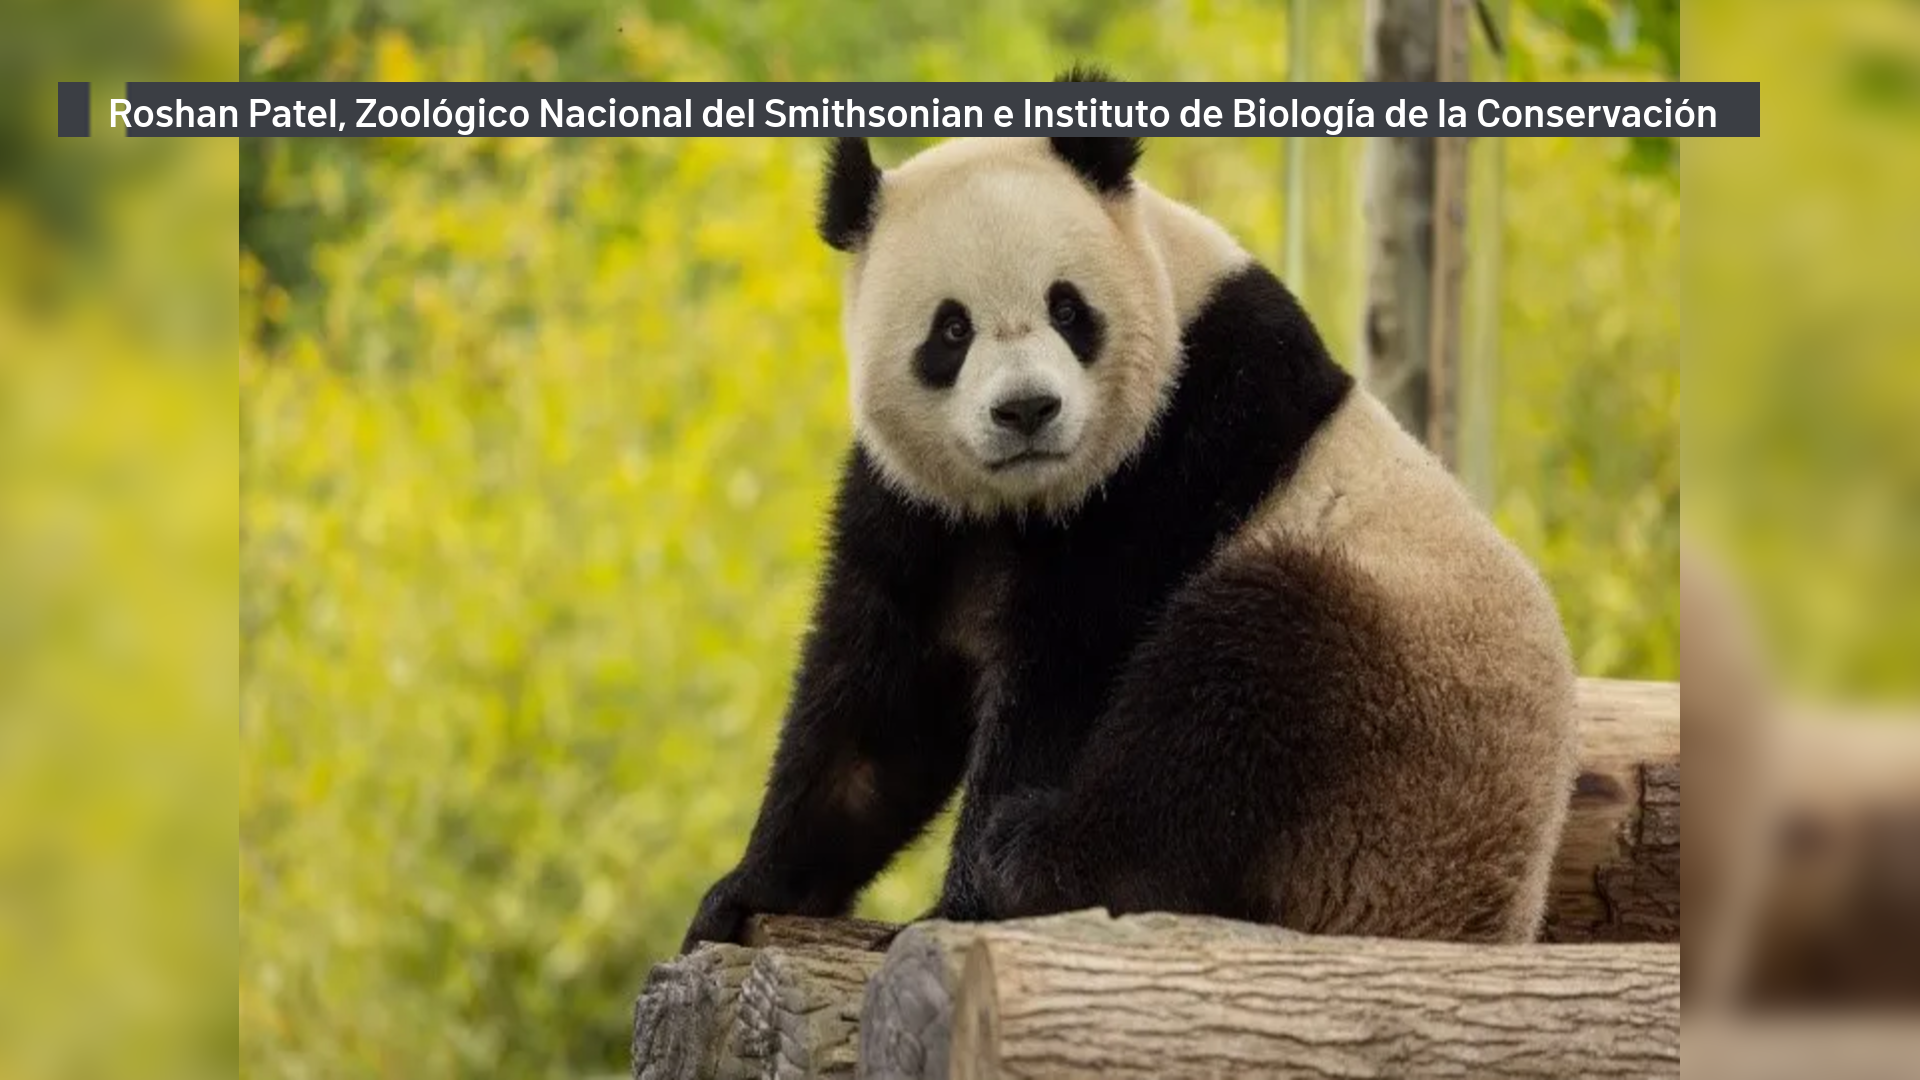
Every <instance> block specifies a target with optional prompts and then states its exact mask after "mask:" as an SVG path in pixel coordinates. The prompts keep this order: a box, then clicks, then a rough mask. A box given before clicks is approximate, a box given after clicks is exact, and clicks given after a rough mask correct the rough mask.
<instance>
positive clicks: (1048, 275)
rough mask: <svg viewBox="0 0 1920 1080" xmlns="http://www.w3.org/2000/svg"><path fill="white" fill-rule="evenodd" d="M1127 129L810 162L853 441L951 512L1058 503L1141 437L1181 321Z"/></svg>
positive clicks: (977, 513)
mask: <svg viewBox="0 0 1920 1080" xmlns="http://www.w3.org/2000/svg"><path fill="white" fill-rule="evenodd" d="M1139 157H1140V143H1139V141H1138V140H1136V139H1125V138H1060V139H959V140H954V141H951V142H947V143H943V144H941V145H939V146H935V147H933V148H931V149H929V150H927V151H925V152H923V153H921V154H919V155H918V156H916V157H914V158H913V159H911V160H909V161H907V162H906V163H904V164H902V165H900V166H899V167H897V168H894V169H891V170H887V171H884V172H883V171H882V170H881V169H879V168H878V167H877V166H876V165H875V164H874V162H873V158H872V156H871V154H870V152H869V150H868V147H867V144H866V141H865V140H864V139H840V140H838V141H837V142H836V143H835V145H834V147H833V151H832V154H831V157H830V160H829V161H828V165H827V175H826V183H825V190H824V192H823V194H822V199H821V211H820V232H821V235H822V236H823V237H824V238H825V239H826V241H827V242H828V243H829V244H831V245H833V246H834V247H836V248H838V249H840V250H842V251H845V252H849V253H851V254H852V255H853V256H854V258H853V260H852V265H851V266H850V267H849V269H848V272H847V286H846V297H845V312H844V330H845V336H846V345H847V351H848V358H849V360H850V362H851V364H852V379H851V382H852V390H853V410H854V421H855V427H856V431H857V433H858V436H859V439H860V441H861V444H862V445H863V446H864V447H865V448H866V449H867V451H868V453H869V454H870V456H871V457H872V458H873V459H874V460H875V461H876V462H877V463H878V465H879V467H880V469H881V470H882V472H883V473H884V474H885V475H886V477H887V479H888V480H889V481H890V482H892V483H893V484H894V485H896V486H897V487H899V488H900V489H902V490H903V491H905V492H906V493H907V494H908V495H910V496H912V497H915V498H917V499H919V500H921V501H923V502H927V503H930V504H932V505H935V506H937V507H940V508H941V509H943V510H945V511H947V512H948V513H950V514H953V515H956V516H971V517H989V516H993V515H996V514H1002V513H1014V514H1020V513H1025V512H1029V511H1038V512H1041V513H1047V514H1052V515H1055V516H1058V515H1062V514H1065V513H1067V512H1069V511H1071V510H1072V509H1073V508H1074V507H1076V506H1078V505H1080V503H1081V502H1082V501H1083V500H1084V499H1085V498H1086V497H1087V496H1088V494H1089V493H1091V492H1092V491H1094V490H1095V489H1097V488H1098V487H1099V486H1100V484H1101V483H1102V482H1103V481H1105V480H1106V479H1107V478H1108V477H1109V476H1111V475H1112V474H1113V473H1114V472H1115V471H1116V470H1118V469H1119V468H1120V467H1121V466H1122V465H1123V464H1124V463H1125V462H1126V460H1127V459H1128V457H1129V456H1131V455H1132V454H1134V453H1135V452H1136V451H1137V450H1138V449H1139V448H1140V447H1141V446H1142V445H1143V443H1144V442H1145V440H1146V437H1147V434H1148V431H1149V429H1150V428H1151V427H1152V426H1153V423H1154V420H1155V418H1156V417H1157V415H1158V414H1159V412H1160V409H1161V406H1162V405H1163V404H1164V402H1165V400H1166V398H1167V395H1168V391H1169V388H1170V386H1171V384H1172V382H1173V379H1174V376H1175V372H1176V368H1177V362H1178V354H1179V329H1178V326H1177V325H1176V323H1175V316H1174V307H1173V301H1172V298H1171V293H1170V288H1169V285H1168V282H1167V274H1166V271H1165V269H1164V267H1163V266H1162V264H1161V258H1160V254H1159V252H1158V251H1157V250H1156V248H1155V245H1154V242H1153V237H1152V231H1151V229H1150V228H1149V226H1148V222H1147V220H1146V218H1147V214H1146V213H1145V212H1144V211H1143V209H1142V203H1143V199H1144V197H1145V196H1144V192H1143V189H1142V186H1141V185H1139V184H1137V183H1136V182H1135V181H1134V179H1133V167H1134V164H1135V162H1137V161H1138V159H1139Z"/></svg>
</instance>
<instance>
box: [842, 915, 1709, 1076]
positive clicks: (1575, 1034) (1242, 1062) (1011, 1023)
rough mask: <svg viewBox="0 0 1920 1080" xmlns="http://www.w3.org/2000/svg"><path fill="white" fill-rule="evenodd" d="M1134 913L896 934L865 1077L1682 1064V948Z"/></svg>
mask: <svg viewBox="0 0 1920 1080" xmlns="http://www.w3.org/2000/svg"><path fill="white" fill-rule="evenodd" d="M1142 918H1146V919H1152V920H1153V921H1152V922H1143V921H1142ZM1142 918H1135V917H1126V918H1120V919H1110V918H1108V917H1107V916H1106V915H1105V913H1103V912H1098V911H1094V912H1077V913H1074V914H1071V915H1066V916H1055V917H1053V918H1051V919H1044V920H1022V921H1017V922H1011V923H1002V924H992V925H983V926H977V927H951V926H943V925H938V924H930V925H927V926H924V927H913V928H910V929H908V930H907V931H906V932H904V933H903V934H902V935H901V936H900V939H899V940H898V942H897V943H896V944H895V951H894V952H893V953H892V954H890V955H889V957H888V960H887V963H886V964H885V965H883V967H882V969H881V971H880V972H879V973H878V974H877V975H876V976H875V978H874V980H873V982H872V983H871V984H870V986H869V989H868V998H867V1006H866V1010H865V1020H866V1023H867V1025H868V1027H867V1030H866V1033H865V1034H864V1035H863V1039H862V1044H861V1054H862V1065H861V1067H862V1072H861V1075H863V1076H869V1077H876V1078H881V1077H884V1078H889V1080H892V1078H901V1077H931V1076H948V1075H952V1076H957V1077H989V1076H993V1077H998V1076H1008V1077H1015V1076H1018V1077H1066V1076H1092V1075H1100V1076H1104V1077H1126V1076H1141V1077H1180V1076H1239V1075H1263V1076H1570V1075H1580V1076H1665V1075H1678V1072H1679V1023H1680V1011H1679V1000H1680V998H1679V995H1680V950H1679V948H1678V947H1677V946H1673V945H1627V946H1622V945H1608V946H1547V945H1537V946H1483V945H1451V944H1438V943H1427V942H1406V941H1382V940H1375V939H1364V938H1318V937H1306V936H1302V935H1298V934H1292V933H1289V932H1287V931H1283V930H1277V929H1272V928H1265V927H1254V926H1249V925H1246V924H1225V923H1223V921H1222V920H1211V919H1208V920H1187V919H1184V918H1176V917H1169V916H1151V917H1142ZM903 1007H904V1008H905V1009H907V1010H910V1011H911V1019H910V1022H908V1023H901V1022H900V1021H901V1020H902V1019H903V1018H904V1017H903V1016H902V1014H901V1013H899V1012H897V1011H896V1010H900V1009H902V1008H903ZM908 1035H910V1037H903V1036H908Z"/></svg>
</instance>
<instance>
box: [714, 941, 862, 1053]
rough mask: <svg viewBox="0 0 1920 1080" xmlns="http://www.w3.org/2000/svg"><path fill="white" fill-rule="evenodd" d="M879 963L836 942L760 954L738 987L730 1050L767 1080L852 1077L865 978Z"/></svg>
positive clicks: (763, 951) (776, 948) (764, 951)
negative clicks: (834, 943)
mask: <svg viewBox="0 0 1920 1080" xmlns="http://www.w3.org/2000/svg"><path fill="white" fill-rule="evenodd" d="M880 962H881V954H880V953H877V952H872V951H868V950H864V949H848V948H842V947H839V946H833V945H809V946H804V947H802V948H800V949H787V948H779V947H775V948H767V949H762V950H760V952H759V955H757V956H756V957H755V958H754V961H753V967H752V969H751V970H750V971H749V972H748V973H747V977H746V979H745V981H743V982H742V983H741V984H740V997H739V1013H738V1016H737V1019H736V1021H735V1028H734V1034H733V1043H732V1045H731V1046H730V1048H729V1049H730V1050H731V1051H732V1053H733V1054H734V1056H736V1057H737V1058H738V1059H739V1060H740V1061H741V1062H742V1063H743V1064H744V1065H745V1066H746V1067H747V1068H748V1069H750V1070H751V1071H752V1075H755V1076H759V1077H765V1078H767V1080H802V1078H806V1077H850V1076H852V1075H853V1070H854V1061H855V1054H856V1051H857V1050H858V1035H859V1030H860V1007H861V1003H862V1001H863V999H864V996H865V991H866V985H867V977H868V976H869V975H872V974H873V972H874V970H875V969H876V968H878V967H879V966H880Z"/></svg>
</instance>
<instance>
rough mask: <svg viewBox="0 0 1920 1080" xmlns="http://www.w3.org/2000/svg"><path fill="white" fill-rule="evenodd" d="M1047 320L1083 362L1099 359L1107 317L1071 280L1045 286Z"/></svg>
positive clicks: (1088, 362)
mask: <svg viewBox="0 0 1920 1080" xmlns="http://www.w3.org/2000/svg"><path fill="white" fill-rule="evenodd" d="M1047 322H1049V323H1051V324H1052V325H1053V329H1054V332H1055V333H1057V334H1059V335H1060V339H1061V340H1062V341H1065V342H1066V343H1067V348H1069V349H1072V350H1073V355H1074V357H1075V358H1077V359H1078V360H1079V361H1080V363H1081V364H1082V365H1087V364H1091V363H1093V362H1094V360H1096V359H1098V358H1099V356H1100V344H1101V342H1103V341H1105V340H1106V330H1107V328H1106V320H1104V319H1102V318H1101V317H1100V313H1099V312H1098V311H1095V310H1094V309H1093V305H1092V304H1089V303H1087V298H1086V297H1084V296H1082V295H1080V290H1079V289H1076V288H1074V287H1073V283H1072V282H1070V281H1056V282H1054V283H1053V284H1052V285H1051V286H1049V287H1048V288H1047Z"/></svg>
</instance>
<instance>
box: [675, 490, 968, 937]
mask: <svg viewBox="0 0 1920 1080" xmlns="http://www.w3.org/2000/svg"><path fill="white" fill-rule="evenodd" d="M952 543H953V537H952V535H951V532H950V530H949V528H948V527H947V526H946V525H945V524H944V523H943V522H942V520H941V519H940V518H939V517H938V516H937V515H933V514H930V513H927V512H922V511H917V510H916V509H915V508H913V507H911V506H909V505H907V504H905V503H904V502H903V501H902V500H901V499H900V498H899V497H898V496H896V495H894V494H893V493H892V492H891V491H890V490H889V489H887V488H886V487H885V485H884V484H883V483H881V482H880V480H879V479H878V477H877V475H876V474H875V473H874V471H873V469H872V466H871V464H870V463H869V462H867V461H866V460H865V458H864V455H860V454H856V456H855V457H854V458H853V459H852V460H851V461H850V462H849V466H848V470H847V473H846V475H845V477H844V479H843V482H842V486H841V490H840V497H839V500H838V502H837V504H836V506H835V519H834V537H833V543H832V546H831V549H830V553H829V558H828V564H827V573H826V580H825V582H824V583H823V586H822V588H821V592H820V598H819V601H818V604H817V605H816V609H815V612H814V619H813V627H812V630H811V631H810V632H809V634H808V635H807V640H806V644H805V647H804V649H803V653H802V657H801V663H800V670H799V673H798V675H797V676H796V678H795V681H794V691H793V698H792V701H791V703H790V704H789V706H788V709H787V716H786V720H785V722H784V725H783V727H782V730H781V734H780V744H779V748H778V750H777V751H776V752H775V754H774V760H773V770H772V775H771V777H770V778H769V780H768V783H767V789H766V796H765V799H764V800H763V801H762V803H761V806H760V813H759V817H758V819H757V820H756V822H755V824H754V827H753V834H752V836H751V838H750V839H749V840H748V842H747V850H746V853H745V854H744V855H743V856H742V858H741V860H740V862H739V864H738V865H737V866H736V867H735V868H734V869H733V870H731V871H729V872H728V873H727V874H726V875H724V876H723V877H721V878H720V880H719V881H718V882H716V883H715V884H714V885H713V887H712V888H711V889H709V890H708V892H707V895H706V897H705V898H704V899H703V900H702V901H701V904H700V907H699V909H698V911H697V912H696V914H695V915H694V918H693V920H692V923H691V925H690V926H689V927H688V929H687V933H686V936H685V938H684V940H683V943H682V946H681V947H682V949H683V951H684V950H687V949H691V948H693V947H695V946H696V945H698V944H699V943H700V942H703V941H721V942H724V941H737V940H739V939H740V937H741V936H742V933H743V931H744V929H745V924H746V920H747V919H748V917H749V916H751V915H754V914H792V915H815V916H834V915H843V914H845V913H846V912H847V911H848V909H849V908H850V907H851V906H852V903H853V900H854V898H855V896H856V895H858V893H859V891H860V890H861V889H862V888H863V887H865V886H866V884H867V883H868V882H869V881H871V880H872V879H873V877H874V876H875V875H876V874H878V873H879V872H880V871H881V870H882V869H883V868H884V867H885V866H886V864H887V862H888V861H889V860H890V859H892V858H893V856H894V854H895V853H896V852H898V851H899V850H900V849H901V848H902V847H905V846H906V845H907V844H908V843H910V842H911V841H912V840H913V838H914V837H915V836H917V835H919V833H920V831H921V830H922V829H923V828H925V826H926V824H927V822H928V821H929V820H930V819H931V818H932V817H933V815H934V814H936V813H938V812H939V809H940V807H941V806H942V805H943V804H944V803H945V802H946V801H947V799H948V798H949V797H950V796H951V795H952V794H953V791H954V789H955V788H956V787H958V786H959V783H960V778H961V775H962V773H963V771H964V769H965V767H966V762H967V750H968V746H969V745H970V743H971V740H972V729H973V718H972V713H971V709H970V702H971V701H972V700H973V691H974V686H973V674H972V672H971V669H970V668H969V667H968V666H967V664H966V663H965V661H964V660H963V659H962V658H961V657H959V656H958V655H956V654H955V653H954V651H953V650H952V649H951V648H948V647H947V646H945V645H944V644H943V643H942V641H941V639H940V637H939V634H938V612H939V607H938V604H939V600H940V598H941V597H942V595H943V585H944V582H945V577H946V573H947V567H948V566H949V565H950V564H951V544H952Z"/></svg>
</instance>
